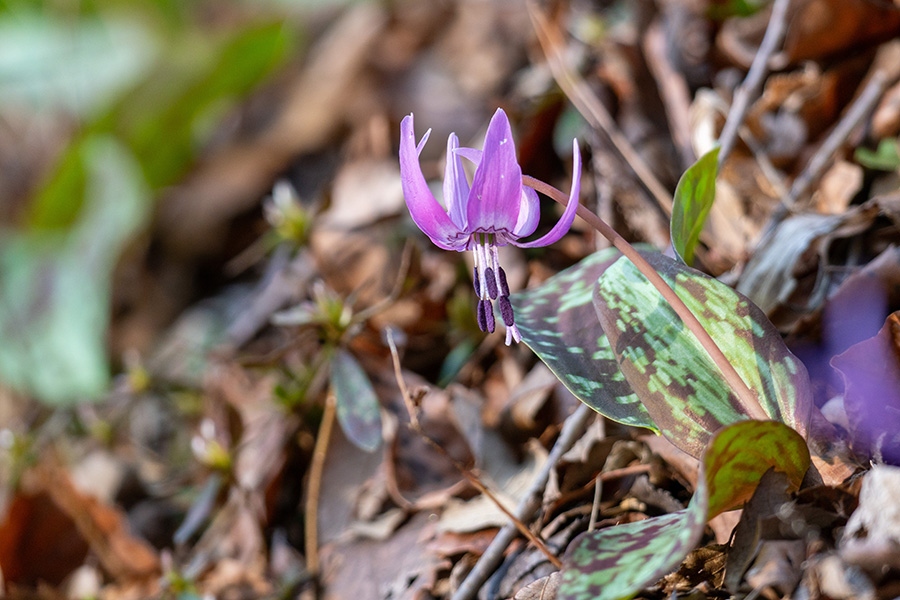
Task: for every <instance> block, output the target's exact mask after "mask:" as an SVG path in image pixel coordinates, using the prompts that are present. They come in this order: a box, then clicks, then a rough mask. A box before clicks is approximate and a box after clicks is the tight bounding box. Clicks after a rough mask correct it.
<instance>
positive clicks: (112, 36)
mask: <svg viewBox="0 0 900 600" xmlns="http://www.w3.org/2000/svg"><path fill="white" fill-rule="evenodd" d="M329 4H334V3H333V2H331V3H329V2H308V1H304V2H284V1H280V2H229V3H222V2H216V3H209V2H200V1H180V0H178V1H175V0H137V1H135V0H129V1H119V0H94V1H84V2H30V1H7V2H2V3H0V126H2V127H3V128H4V129H7V134H6V135H8V136H10V137H11V138H12V139H13V140H15V141H14V142H13V143H10V144H9V148H4V150H3V152H4V153H6V154H7V156H4V157H3V158H4V160H2V161H0V165H3V166H0V171H2V172H0V198H2V202H0V338H2V340H3V343H2V344H0V379H2V380H3V381H4V382H5V383H7V384H9V385H10V386H11V387H13V388H15V389H18V390H20V391H22V392H25V393H28V394H30V395H34V396H36V397H38V398H39V399H41V400H44V401H48V402H51V403H68V402H72V401H77V400H80V399H86V398H96V397H98V396H99V395H100V394H102V393H103V392H104V391H105V390H106V389H107V386H108V383H109V368H108V364H107V363H108V360H107V356H106V351H105V343H106V342H105V338H106V333H107V321H108V314H109V294H110V278H111V272H112V269H113V268H114V267H115V264H116V259H117V257H118V256H119V254H120V253H121V251H122V249H123V247H124V245H125V244H126V243H127V241H128V240H129V237H130V236H131V235H132V234H133V233H134V232H136V231H138V230H140V229H141V228H142V227H143V226H146V223H147V219H148V218H149V217H150V215H151V214H152V210H151V209H152V206H153V203H154V201H155V199H157V198H158V196H159V194H160V193H161V192H162V191H163V190H165V189H166V188H167V186H172V185H174V184H176V183H177V182H178V181H179V179H180V178H182V177H183V176H184V175H185V174H186V173H187V172H188V171H189V169H190V168H191V166H192V164H194V163H195V161H197V160H198V157H200V156H202V154H203V152H204V149H205V148H207V147H208V146H209V145H211V144H214V143H215V136H216V135H217V134H219V132H220V131H221V130H222V127H223V123H227V119H228V118H229V115H230V114H231V113H232V111H234V110H235V108H236V107H237V106H238V105H239V103H241V102H243V101H245V100H246V98H247V97H248V95H249V94H250V93H251V92H253V91H254V90H256V89H258V88H259V87H260V86H261V85H262V84H264V83H265V82H266V81H268V80H270V79H271V77H272V75H273V73H276V72H277V71H278V70H279V69H280V68H283V67H284V66H285V64H286V63H288V61H289V60H290V59H291V57H296V56H298V55H300V54H301V53H302V51H303V49H304V43H305V40H306V39H307V36H306V31H305V29H304V28H305V25H304V23H306V22H307V20H305V19H304V18H303V13H304V11H308V10H312V9H315V10H322V9H323V8H326V9H327V8H328V5H329ZM213 5H215V6H213ZM61 135H62V136H64V139H59V136H61ZM16 143H18V144H33V145H36V146H44V147H46V148H47V150H46V151H45V152H44V153H43V154H41V153H40V152H37V153H35V152H31V151H29V152H26V151H24V150H23V149H22V147H21V146H20V147H19V150H21V156H22V157H24V156H35V155H37V156H41V160H40V161H39V164H26V160H27V159H24V158H23V159H22V160H19V161H17V160H15V156H11V155H13V154H15V153H16V152H17V150H16Z"/></svg>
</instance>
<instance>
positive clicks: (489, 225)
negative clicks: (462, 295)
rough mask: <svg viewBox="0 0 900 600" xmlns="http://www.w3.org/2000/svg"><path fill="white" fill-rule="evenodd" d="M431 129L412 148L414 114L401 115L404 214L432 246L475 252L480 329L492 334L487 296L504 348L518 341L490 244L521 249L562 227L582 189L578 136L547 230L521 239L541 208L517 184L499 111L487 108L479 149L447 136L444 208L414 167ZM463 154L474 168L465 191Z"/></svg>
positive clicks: (547, 240)
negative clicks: (566, 185) (561, 203)
mask: <svg viewBox="0 0 900 600" xmlns="http://www.w3.org/2000/svg"><path fill="white" fill-rule="evenodd" d="M430 133H431V130H430V129H429V130H428V131H427V132H426V133H425V135H424V136H423V137H422V140H421V141H420V142H419V143H418V145H416V138H415V132H414V130H413V116H412V115H408V116H406V117H405V118H404V119H403V122H402V123H401V124H400V177H401V179H402V182H403V195H404V196H405V197H406V205H407V206H408V207H409V212H410V214H411V215H412V218H413V221H415V223H416V225H418V226H419V229H421V230H422V231H423V232H424V233H425V235H427V236H428V237H429V238H431V241H432V242H434V243H435V245H437V246H438V247H440V248H443V249H444V250H456V251H458V252H462V251H463V250H472V251H474V253H475V276H474V279H475V291H476V292H477V294H478V310H477V317H478V326H479V327H480V328H481V330H482V331H487V332H489V333H490V332H493V331H494V311H493V305H492V301H493V300H496V301H497V305H498V307H499V309H500V315H501V316H502V318H503V323H504V324H505V325H506V343H507V345H509V343H510V342H511V341H512V340H515V341H516V342H518V341H521V337H520V336H519V330H518V329H517V328H516V324H515V317H514V315H513V309H512V305H511V304H510V302H509V286H508V285H507V283H506V273H505V272H504V271H503V268H502V267H500V264H499V255H498V252H497V248H499V247H500V246H505V245H507V244H513V245H515V246H519V247H520V248H535V247H538V246H547V245H549V244H552V243H553V242H555V241H557V240H558V239H559V238H561V237H562V236H563V235H564V234H565V233H566V231H568V230H569V227H571V226H572V221H573V220H574V219H575V211H576V210H577V208H578V194H579V191H580V186H581V154H580V152H579V150H578V141H577V140H573V142H572V145H573V155H574V167H573V173H572V189H571V192H570V194H569V203H568V204H567V205H566V209H565V211H564V212H563V215H562V217H561V218H560V220H559V222H558V223H557V224H556V225H555V226H554V227H553V229H551V230H550V231H549V232H547V234H546V235H544V236H542V237H540V238H538V239H536V240H534V241H531V242H523V241H520V239H521V238H523V237H526V236H529V235H531V234H532V233H534V230H535V229H536V228H537V225H538V220H539V217H540V205H539V202H538V196H537V192H535V191H534V190H533V189H531V188H529V187H525V186H523V185H522V169H521V167H519V163H518V162H517V161H516V147H515V143H514V142H513V138H512V131H511V129H510V126H509V120H508V119H507V118H506V113H504V112H503V110H502V109H499V108H498V109H497V112H496V113H494V116H493V118H492V119H491V123H490V125H489V126H488V129H487V134H486V135H485V137H484V150H476V149H474V148H461V147H460V146H459V140H458V138H457V137H456V134H455V133H451V134H450V138H449V139H448V140H447V166H446V170H445V173H444V203H445V204H446V205H447V209H446V210H445V209H444V207H442V206H441V205H440V204H439V203H438V201H437V200H436V199H435V198H434V195H432V193H431V190H430V189H429V188H428V184H427V183H426V182H425V176H424V175H422V169H421V167H420V166H419V154H420V153H421V152H422V148H424V146H425V142H426V140H427V139H428V136H429V134H430ZM462 158H465V159H467V160H470V161H472V162H473V163H474V164H475V165H476V168H475V176H474V178H473V180H472V186H471V188H470V187H469V182H468V179H467V178H466V174H465V171H464V170H463V165H462V160H461V159H462Z"/></svg>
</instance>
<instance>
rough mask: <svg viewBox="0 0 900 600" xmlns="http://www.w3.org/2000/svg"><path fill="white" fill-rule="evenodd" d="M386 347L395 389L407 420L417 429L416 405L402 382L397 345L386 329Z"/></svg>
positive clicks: (391, 334) (392, 335) (390, 332)
mask: <svg viewBox="0 0 900 600" xmlns="http://www.w3.org/2000/svg"><path fill="white" fill-rule="evenodd" d="M385 334H386V337H387V342H388V346H390V348H391V359H392V360H393V361H394V377H395V378H396V379H397V387H399V388H400V394H401V395H402V396H403V402H404V404H406V412H408V413H409V420H410V422H411V423H412V425H413V428H414V429H419V417H418V416H417V415H416V404H415V402H413V399H412V395H411V394H410V393H409V388H407V387H406V381H404V380H403V373H402V372H401V370H400V354H399V353H398V352H397V344H396V342H394V331H393V330H392V329H391V328H390V327H388V328H387V329H386V330H385Z"/></svg>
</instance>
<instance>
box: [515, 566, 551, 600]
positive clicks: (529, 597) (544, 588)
mask: <svg viewBox="0 0 900 600" xmlns="http://www.w3.org/2000/svg"><path fill="white" fill-rule="evenodd" d="M561 581H562V577H561V576H560V573H559V571H556V572H555V573H550V574H549V575H547V576H546V577H541V578H540V579H538V580H537V581H535V582H533V583H529V584H528V585H526V586H525V587H523V588H522V589H521V590H519V591H518V592H516V595H515V596H514V597H513V598H514V600H556V594H557V593H558V592H559V584H560V583H561Z"/></svg>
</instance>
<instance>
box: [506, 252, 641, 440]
mask: <svg viewBox="0 0 900 600" xmlns="http://www.w3.org/2000/svg"><path fill="white" fill-rule="evenodd" d="M620 256H621V254H620V253H619V251H618V250H616V249H614V248H609V249H606V250H601V251H600V252H596V253H594V254H592V255H591V256H588V257H587V258H585V259H584V260H582V261H581V262H579V263H578V264H577V265H575V266H573V267H570V268H568V269H566V270H565V271H562V272H561V273H558V274H557V275H554V276H553V277H551V278H550V279H548V280H547V281H545V282H544V283H543V284H541V285H540V286H538V287H536V288H533V289H530V290H526V291H524V292H518V293H516V294H513V295H512V296H510V301H511V302H512V305H513V309H514V310H515V313H516V325H517V327H518V328H519V332H520V333H521V334H522V341H523V342H525V343H526V344H527V345H528V347H529V348H531V349H532V350H533V351H534V353H535V354H537V355H538V357H539V358H540V359H541V360H542V361H544V362H545V363H546V364H547V366H548V367H550V370H551V371H553V373H554V374H556V376H557V377H558V378H559V380H560V381H562V382H563V384H564V385H565V386H566V387H567V388H568V389H569V391H571V392H572V393H573V394H574V395H575V396H576V397H577V398H578V399H579V400H581V401H582V402H584V403H585V404H587V405H588V406H590V407H591V408H593V409H594V410H596V411H597V412H599V413H600V414H602V415H604V416H606V417H609V418H610V419H612V420H614V421H618V422H620V423H625V424H627V425H634V426H636V427H646V428H648V429H652V430H654V431H656V426H655V425H654V424H653V421H652V420H651V419H650V416H649V415H648V414H647V411H646V410H645V409H644V407H643V405H642V404H641V402H640V400H639V399H638V397H637V396H635V395H634V392H633V391H632V390H631V387H629V385H628V382H626V381H625V377H624V376H623V375H622V373H621V371H619V367H618V365H617V364H616V360H615V356H614V355H613V352H612V350H611V349H610V347H609V342H608V341H607V339H606V335H605V334H604V333H603V329H602V328H601V327H600V322H599V321H598V320H597V316H596V313H595V312H594V307H593V304H592V303H591V298H592V295H593V291H594V285H595V283H596V281H597V279H598V278H599V277H600V275H601V274H602V273H603V272H604V271H605V270H606V269H607V268H608V267H609V266H610V265H611V264H613V262H615V261H616V259H618V258H619V257H620Z"/></svg>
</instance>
